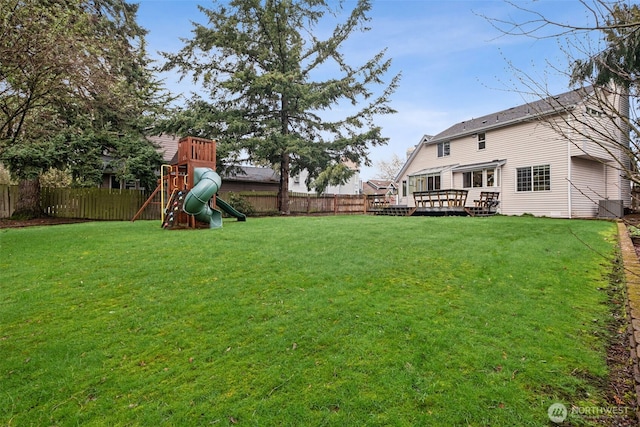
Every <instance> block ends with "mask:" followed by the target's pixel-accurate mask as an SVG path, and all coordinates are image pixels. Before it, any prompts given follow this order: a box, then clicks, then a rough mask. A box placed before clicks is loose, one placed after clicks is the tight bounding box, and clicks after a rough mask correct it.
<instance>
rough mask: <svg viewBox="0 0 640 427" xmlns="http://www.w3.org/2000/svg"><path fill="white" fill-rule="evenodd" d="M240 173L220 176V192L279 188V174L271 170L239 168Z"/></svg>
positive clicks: (252, 167) (250, 167) (228, 173)
mask: <svg viewBox="0 0 640 427" xmlns="http://www.w3.org/2000/svg"><path fill="white" fill-rule="evenodd" d="M240 169H242V171H241V172H227V173H225V174H224V175H222V176H221V178H222V186H221V187H220V190H221V191H224V192H226V191H233V192H236V193H237V192H240V191H272V192H273V191H275V192H277V191H278V189H279V187H280V174H279V173H278V172H276V171H274V170H273V169H271V168H264V167H255V166H240Z"/></svg>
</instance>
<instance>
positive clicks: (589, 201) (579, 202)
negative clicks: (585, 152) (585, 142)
mask: <svg viewBox="0 0 640 427" xmlns="http://www.w3.org/2000/svg"><path fill="white" fill-rule="evenodd" d="M606 169H607V167H606V166H605V165H604V163H602V162H600V161H597V160H589V159H582V158H573V159H571V180H570V191H571V217H572V218H592V217H595V216H596V215H597V214H598V201H599V200H601V199H603V198H605V197H606V193H607V184H606V181H607V179H606V174H607V171H606Z"/></svg>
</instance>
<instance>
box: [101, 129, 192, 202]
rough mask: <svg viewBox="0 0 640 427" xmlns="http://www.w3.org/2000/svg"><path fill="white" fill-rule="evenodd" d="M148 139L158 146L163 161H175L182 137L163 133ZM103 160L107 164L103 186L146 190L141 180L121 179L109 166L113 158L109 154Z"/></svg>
mask: <svg viewBox="0 0 640 427" xmlns="http://www.w3.org/2000/svg"><path fill="white" fill-rule="evenodd" d="M147 139H148V140H149V141H151V142H152V143H154V144H155V145H156V146H157V147H158V151H159V152H161V153H162V161H163V163H165V164H171V163H172V162H173V160H174V157H175V156H176V154H177V152H178V140H179V139H180V138H178V137H177V136H174V135H165V134H162V135H159V136H148V137H147ZM102 160H103V163H104V164H105V169H104V171H103V173H102V184H101V185H100V187H101V188H112V189H127V190H144V188H142V187H140V181H137V180H136V181H129V182H126V181H121V180H119V179H118V177H117V176H116V174H115V172H114V171H112V170H111V168H109V166H108V164H109V161H110V160H111V158H110V157H109V156H106V155H105V156H103V159H102ZM151 190H153V189H151Z"/></svg>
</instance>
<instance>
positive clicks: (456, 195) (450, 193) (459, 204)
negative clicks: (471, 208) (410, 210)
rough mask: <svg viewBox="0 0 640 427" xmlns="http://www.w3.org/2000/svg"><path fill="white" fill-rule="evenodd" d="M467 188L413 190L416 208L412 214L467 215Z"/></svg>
mask: <svg viewBox="0 0 640 427" xmlns="http://www.w3.org/2000/svg"><path fill="white" fill-rule="evenodd" d="M468 194H469V192H468V191H467V190H455V189H447V190H431V191H415V192H414V193H413V201H414V203H415V205H416V210H415V212H414V214H413V215H467V214H468V212H467V211H466V210H465V207H464V206H465V204H466V203H467V195H468Z"/></svg>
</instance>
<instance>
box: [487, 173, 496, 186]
mask: <svg viewBox="0 0 640 427" xmlns="http://www.w3.org/2000/svg"><path fill="white" fill-rule="evenodd" d="M495 186H496V170H495V169H487V187H495Z"/></svg>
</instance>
